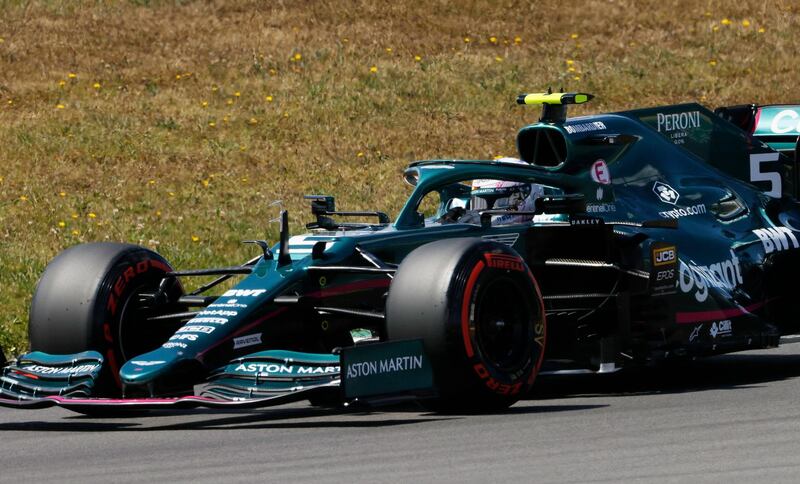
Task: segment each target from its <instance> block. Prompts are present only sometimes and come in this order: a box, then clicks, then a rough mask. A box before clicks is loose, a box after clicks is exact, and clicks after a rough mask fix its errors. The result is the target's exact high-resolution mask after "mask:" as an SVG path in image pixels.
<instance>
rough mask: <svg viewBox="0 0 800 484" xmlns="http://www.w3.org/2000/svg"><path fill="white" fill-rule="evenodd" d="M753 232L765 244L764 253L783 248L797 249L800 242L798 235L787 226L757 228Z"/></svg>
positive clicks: (778, 250)
mask: <svg viewBox="0 0 800 484" xmlns="http://www.w3.org/2000/svg"><path fill="white" fill-rule="evenodd" d="M753 233H754V234H756V237H758V238H759V240H761V243H762V244H763V245H764V253H765V254H771V253H773V252H780V251H783V250H789V249H797V248H798V246H800V244H798V242H797V237H795V236H794V234H793V233H792V231H791V230H789V229H788V228H786V227H774V228H766V229H755V230H753Z"/></svg>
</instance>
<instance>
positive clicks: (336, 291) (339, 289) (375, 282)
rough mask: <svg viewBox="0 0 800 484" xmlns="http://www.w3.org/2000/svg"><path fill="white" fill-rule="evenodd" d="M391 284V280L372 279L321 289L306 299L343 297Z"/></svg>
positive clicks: (308, 294) (310, 293)
mask: <svg viewBox="0 0 800 484" xmlns="http://www.w3.org/2000/svg"><path fill="white" fill-rule="evenodd" d="M391 282H392V281H390V280H389V279H370V280H366V281H358V282H352V283H350V284H342V285H341V286H334V287H331V288H327V289H320V290H319V291H314V292H308V293H306V294H304V295H305V296H306V297H332V296H341V295H342V294H350V293H352V292H359V291H365V290H367V289H377V288H382V287H389V284H391Z"/></svg>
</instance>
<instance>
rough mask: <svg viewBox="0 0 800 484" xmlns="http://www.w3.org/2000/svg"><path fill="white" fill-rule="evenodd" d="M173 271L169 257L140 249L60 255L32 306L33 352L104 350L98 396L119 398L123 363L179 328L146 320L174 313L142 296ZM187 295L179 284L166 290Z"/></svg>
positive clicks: (96, 248)
mask: <svg viewBox="0 0 800 484" xmlns="http://www.w3.org/2000/svg"><path fill="white" fill-rule="evenodd" d="M171 271H172V268H171V267H170V265H169V263H167V261H166V260H165V259H164V258H163V257H161V256H160V255H158V254H156V253H155V252H153V251H150V250H148V249H145V248H142V247H139V246H136V245H130V244H119V243H107V242H101V243H92V244H82V245H76V246H74V247H70V248H69V249H67V250H65V251H63V252H61V253H60V254H59V255H58V256H56V258H55V259H53V260H52V261H51V262H50V263H49V264H48V265H47V268H46V269H45V271H44V274H42V277H41V279H40V280H39V283H38V284H37V286H36V291H35V292H34V295H33V300H32V301H31V310H30V323H29V326H28V336H29V338H30V344H31V350H33V351H44V352H46V353H51V354H71V353H78V352H82V351H87V350H94V351H98V352H100V353H101V354H102V355H103V358H104V359H105V364H104V368H103V371H102V373H101V375H100V378H99V381H98V382H97V385H96V388H97V390H98V393H101V394H107V395H112V394H116V393H118V389H119V379H118V378H119V376H118V371H119V368H120V366H121V365H122V364H123V363H124V362H125V361H127V360H128V359H130V358H132V357H134V356H136V355H138V354H142V353H145V352H147V351H149V350H151V349H154V348H156V347H158V345H159V344H161V343H162V342H163V341H164V340H165V339H166V338H167V337H168V336H169V334H171V332H172V331H174V330H175V328H174V327H169V326H168V324H165V323H156V322H148V321H147V318H148V317H150V316H153V315H156V314H158V313H163V312H164V311H166V310H171V309H174V308H169V307H167V306H163V307H159V308H153V307H151V306H150V305H149V303H145V302H143V301H142V300H141V298H140V297H139V296H140V295H141V294H145V293H154V292H156V290H157V288H158V285H159V282H160V281H161V280H162V279H163V277H164V275H165V274H166V273H168V272H171ZM182 292H183V290H182V288H181V286H180V284H179V283H178V282H177V281H175V280H173V281H172V282H171V283H170V285H169V287H168V288H167V293H168V296H169V299H170V300H175V299H176V298H177V297H178V296H180V294H182Z"/></svg>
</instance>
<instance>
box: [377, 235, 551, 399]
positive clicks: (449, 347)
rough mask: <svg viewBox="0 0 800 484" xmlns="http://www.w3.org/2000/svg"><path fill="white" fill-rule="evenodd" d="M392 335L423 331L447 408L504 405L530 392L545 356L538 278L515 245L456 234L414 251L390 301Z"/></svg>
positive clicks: (407, 336) (394, 337)
mask: <svg viewBox="0 0 800 484" xmlns="http://www.w3.org/2000/svg"><path fill="white" fill-rule="evenodd" d="M386 329H387V336H388V339H389V340H403V339H418V338H419V339H422V341H423V344H424V347H425V351H426V353H427V355H428V356H429V358H430V359H431V365H432V367H433V370H434V380H435V384H436V387H437V390H438V394H439V397H438V398H437V399H436V400H434V401H433V405H432V407H433V408H435V409H437V410H442V411H448V412H491V411H497V410H502V409H504V408H506V407H508V406H510V405H511V404H513V403H514V402H516V401H517V400H518V399H519V398H520V397H522V396H523V395H525V394H526V393H527V392H528V390H529V389H530V387H531V386H532V385H533V381H534V379H535V378H536V375H537V374H538V371H539V367H540V366H541V362H542V357H543V356H544V346H545V338H546V321H545V315H544V305H543V303H542V298H541V295H540V292H539V288H538V285H537V283H536V280H535V279H534V277H533V275H532V274H531V272H530V270H529V269H528V267H527V265H526V264H525V262H524V261H523V259H522V258H521V257H520V256H519V254H517V253H516V252H515V251H514V250H513V249H511V248H510V247H508V246H505V245H502V244H498V243H495V242H489V241H484V240H481V239H450V240H440V241H437V242H432V243H430V244H426V245H424V246H422V247H419V248H418V249H416V250H414V251H413V252H411V253H410V254H409V255H408V256H407V257H406V258H405V259H404V260H403V262H402V264H401V265H400V268H399V269H398V271H397V273H396V274H395V276H394V279H393V281H392V285H391V288H390V290H389V296H388V299H387V302H386Z"/></svg>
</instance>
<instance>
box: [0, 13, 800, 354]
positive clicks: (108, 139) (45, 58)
mask: <svg viewBox="0 0 800 484" xmlns="http://www.w3.org/2000/svg"><path fill="white" fill-rule="evenodd" d="M723 19H728V20H729V22H723ZM745 24H747V25H745ZM799 29H800V8H798V6H797V4H796V2H793V1H788V0H786V1H781V0H775V1H764V0H741V1H739V2H735V3H734V2H728V1H723V0H710V1H701V2H696V1H690V0H661V1H635V0H616V1H614V0H607V1H599V0H588V1H578V2H567V3H565V2H561V1H543V2H534V3H531V2H523V1H518V2H517V1H510V2H497V1H488V0H483V1H480V0H476V1H464V2H459V4H454V2H450V1H446V0H438V1H431V2H416V1H407V0H397V1H392V2H375V1H372V0H362V1H354V2H340V1H291V2H272V1H270V2H264V1H255V0H253V1H249V2H248V1H244V0H237V1H229V2H200V1H197V2H190V1H179V0H174V1H157V0H152V1H147V0H138V1H130V2H111V1H100V0H97V1H94V2H88V1H87V2H77V1H66V0H64V1H55V0H53V1H39V2H30V3H29V2H25V1H20V0H0V39H2V41H1V42H0V345H2V346H3V347H4V348H5V349H6V350H7V351H10V352H11V353H14V352H18V351H20V350H22V349H24V347H25V345H26V324H27V323H26V320H27V306H28V304H29V302H30V296H31V293H32V290H33V287H34V284H35V282H36V280H37V277H38V275H39V274H40V273H41V271H42V270H43V268H44V266H45V264H46V262H47V261H48V260H49V259H50V258H52V257H53V256H54V255H55V254H56V253H57V252H58V251H60V250H61V249H63V248H64V247H67V246H69V245H72V244H75V243H79V242H85V241H93V240H120V241H131V242H135V243H140V244H142V245H145V246H149V247H154V248H156V249H157V250H159V251H160V252H162V253H163V254H164V255H165V256H166V257H167V258H168V259H170V260H172V261H173V262H174V263H175V264H176V265H177V266H179V267H183V268H190V267H199V266H206V265H212V264H230V263H235V262H239V261H241V260H244V259H246V258H248V257H249V256H250V255H251V254H252V253H253V248H252V247H244V246H242V245H241V244H240V243H239V241H241V240H243V239H252V238H256V237H264V236H266V237H268V238H271V239H272V240H274V239H275V233H276V226H275V225H274V224H270V223H268V220H269V219H270V218H272V217H274V216H275V214H276V209H275V208H274V207H272V208H269V207H268V204H269V203H270V202H271V201H273V200H276V199H280V200H283V201H284V205H285V206H286V207H288V208H289V209H290V213H291V215H292V217H293V221H294V223H295V224H296V225H295V226H296V228H297V230H300V223H301V222H305V221H308V219H309V218H310V217H309V216H308V215H307V209H306V208H305V206H304V205H305V204H304V203H303V202H302V200H301V195H302V194H304V193H312V192H314V193H316V192H320V193H329V194H336V195H337V202H338V205H339V206H340V207H345V208H348V209H366V208H373V209H382V210H386V211H389V212H395V211H396V210H397V209H398V208H399V207H400V205H401V203H402V201H403V199H404V197H405V196H406V194H407V190H406V189H405V188H404V187H403V185H402V184H401V182H400V177H399V174H400V171H401V169H402V167H403V166H404V165H405V164H406V163H407V162H408V161H410V160H412V159H420V158H435V157H468V158H486V157H492V156H495V155H499V154H505V155H508V154H513V153H514V143H513V140H514V134H515V129H516V128H518V127H520V126H521V125H522V124H524V123H525V122H526V121H530V120H533V119H534V118H535V117H536V115H537V113H535V112H531V111H527V112H526V111H523V110H522V109H521V108H518V107H516V106H515V105H514V104H513V99H514V96H515V95H516V94H517V93H519V92H525V91H531V90H538V89H542V88H544V87H546V86H556V87H558V86H564V87H565V88H567V89H576V90H577V89H580V90H583V91H588V92H592V93H595V94H597V95H598V98H597V99H596V100H595V101H593V103H591V105H589V106H588V107H585V108H581V109H579V110H575V112H597V111H607V110H619V109H625V108H632V107H641V106H652V105H657V104H661V103H674V102H682V101H690V100H699V101H701V102H704V103H706V104H708V105H711V106H718V105H724V104H732V103H742V102H751V101H755V102H761V103H769V102H789V101H800V99H797V94H796V93H795V92H794V88H795V85H796V82H797V72H798V70H797V69H798V65H800V62H798V61H800V59H798V54H797V49H796V41H797V35H796V34H797V32H798V31H799ZM415 56H416V57H415ZM373 67H374V69H371V68H373ZM72 75H74V77H73V76H72Z"/></svg>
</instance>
